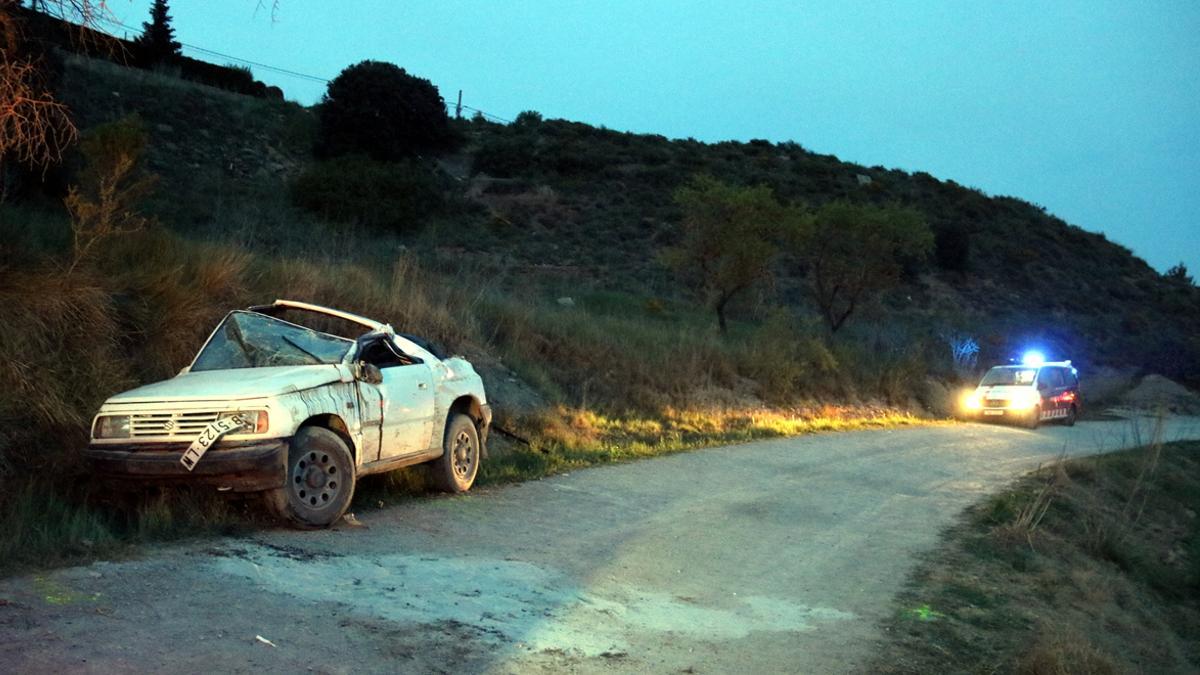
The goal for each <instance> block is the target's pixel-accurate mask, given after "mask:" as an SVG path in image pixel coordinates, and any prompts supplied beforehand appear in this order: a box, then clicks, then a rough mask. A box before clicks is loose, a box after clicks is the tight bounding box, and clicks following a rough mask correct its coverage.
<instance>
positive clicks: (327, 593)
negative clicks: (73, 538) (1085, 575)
mask: <svg viewBox="0 0 1200 675" xmlns="http://www.w3.org/2000/svg"><path fill="white" fill-rule="evenodd" d="M1149 426H1150V425H1149V423H1148V422H1145V421H1143V422H1142V423H1141V424H1140V425H1137V424H1135V423H1133V422H1129V421H1104V422H1099V421H1098V422H1081V423H1080V424H1078V425H1077V426H1075V427H1074V428H1067V427H1060V426H1044V427H1042V428H1040V429H1037V430H1035V431H1029V430H1025V429H1017V428H1011V427H1003V426H987V425H977V424H963V425H947V426H934V427H923V428H909V429H899V430H892V431H866V432H853V433H839V434H821V435H812V436H804V437H799V438H790V439H781V440H774V441H765V442H759V443H752V444H747V445H739V446H730V447H723V448H714V449H710V450H703V451H699V452H693V453H688V454H682V455H675V456H671V457H664V458H659V459H653V460H647V461H641V462H636V463H631V464H623V465H617V466H608V467H602V468H596V469H590V470H586V471H579V472H576V473H572V474H569V475H562V476H557V477H554V478H550V479H546V480H540V481H533V482H529V483H524V484H520V485H512V486H507V487H500V488H493V489H486V490H479V491H476V492H472V493H471V494H468V495H465V496H460V497H430V498H428V499H419V500H413V501H412V502H408V503H406V504H404V505H401V506H397V507H394V508H389V509H383V510H378V511H373V512H371V513H367V514H360V516H359V520H360V521H362V523H363V524H365V525H366V526H367V527H365V528H356V527H348V526H345V525H342V526H339V527H337V528H334V529H332V530H328V531H320V532H295V531H289V530H283V529H278V530H269V531H260V532H256V533H254V534H253V535H251V536H248V537H243V538H226V539H213V540H206V541H200V542H191V543H188V544H184V545H176V546H163V547H154V548H149V549H147V550H146V551H145V554H144V556H143V557H141V558H140V559H136V560H129V561H124V562H114V563H103V562H102V563H95V564H92V565H88V566H83V567H75V568H69V569H60V570H55V571H49V572H44V573H41V574H33V575H28V576H24V577H18V578H11V579H5V580H0V671H2V672H97V673H111V672H134V671H136V672H145V671H154V672H180V673H183V672H187V673H192V672H208V671H230V672H260V671H269V672H276V671H286V672H306V671H314V672H328V673H363V672H439V671H444V672H454V673H462V672H522V673H527V672H542V671H556V672H557V671H563V670H568V671H577V672H647V671H649V672H695V673H712V672H779V671H784V672H818V673H825V672H847V671H854V670H855V668H856V667H857V666H858V664H861V663H863V662H864V660H865V659H866V658H868V657H869V656H870V654H871V651H872V649H873V648H874V645H875V643H876V642H877V641H878V640H879V639H880V638H881V635H880V632H879V628H878V622H879V620H880V619H881V618H882V617H883V616H885V614H886V613H887V612H889V611H891V607H890V602H891V600H892V597H893V596H894V594H895V593H896V592H897V590H899V588H900V586H901V584H903V582H904V579H905V576H906V575H907V574H908V573H909V571H910V570H911V568H912V567H913V565H914V564H915V562H916V556H917V554H919V553H920V552H921V551H925V550H928V549H931V548H933V547H934V546H935V545H936V543H937V536H938V533H939V531H940V530H941V529H943V528H944V527H946V526H947V525H949V524H951V522H952V521H953V519H954V518H955V516H956V515H957V514H958V513H959V512H960V511H961V510H962V509H963V508H964V507H966V506H967V505H968V504H970V503H972V502H973V501H975V500H978V499H980V498H981V497H983V496H984V495H986V494H988V493H990V492H993V491H995V490H997V489H998V488H1000V487H1002V486H1003V485H1004V484H1005V483H1007V482H1008V481H1010V480H1011V479H1013V478H1014V477H1016V476H1018V475H1019V474H1021V473H1023V472H1025V471H1027V470H1029V469H1032V468H1034V467H1036V466H1037V465H1038V464H1039V463H1043V462H1047V461H1051V460H1053V459H1055V458H1056V457H1057V456H1059V455H1061V454H1063V453H1064V452H1065V453H1066V454H1069V455H1080V454H1088V453H1095V452H1098V451H1108V450H1114V449H1117V448H1121V447H1128V446H1132V445H1135V444H1136V443H1137V442H1138V441H1139V440H1147V439H1148V438H1149V435H1150V433H1149ZM1166 434H1167V436H1168V438H1198V437H1200V418H1190V417H1179V418H1173V419H1171V420H1169V422H1168V424H1167V428H1166Z"/></svg>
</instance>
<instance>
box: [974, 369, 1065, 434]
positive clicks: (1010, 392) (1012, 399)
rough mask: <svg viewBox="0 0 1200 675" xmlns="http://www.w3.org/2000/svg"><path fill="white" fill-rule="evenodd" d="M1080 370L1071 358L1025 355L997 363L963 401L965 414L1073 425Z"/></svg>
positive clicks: (1034, 423)
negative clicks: (1011, 361)
mask: <svg viewBox="0 0 1200 675" xmlns="http://www.w3.org/2000/svg"><path fill="white" fill-rule="evenodd" d="M1081 406H1082V401H1080V398H1079V371H1077V370H1076V369H1075V368H1074V367H1073V366H1072V365H1071V362H1070V361H1044V360H1042V359H1041V358H1040V357H1039V356H1038V355H1036V354H1032V355H1026V357H1025V358H1024V359H1023V360H1022V363H1021V364H1020V365H1010V366H996V367H995V368H992V369H991V370H989V371H988V372H987V373H986V374H985V375H984V376H983V379H982V380H980V382H979V386H978V387H977V388H976V389H975V391H973V392H970V393H968V394H967V395H966V396H965V397H964V398H963V402H962V409H963V413H964V415H965V416H966V417H968V418H971V419H977V420H981V421H988V420H997V421H1000V420H1003V421H1015V422H1018V423H1021V424H1024V425H1025V426H1027V427H1029V428H1030V429H1036V428H1037V426H1038V424H1040V423H1042V422H1048V421H1059V422H1062V423H1063V424H1066V425H1067V426H1073V425H1074V424H1075V420H1076V419H1078V418H1079V411H1080V409H1081Z"/></svg>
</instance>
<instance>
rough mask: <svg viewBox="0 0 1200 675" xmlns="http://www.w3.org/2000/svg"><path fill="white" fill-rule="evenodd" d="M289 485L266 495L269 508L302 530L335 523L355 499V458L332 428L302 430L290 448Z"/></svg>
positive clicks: (288, 463) (303, 428)
mask: <svg viewBox="0 0 1200 675" xmlns="http://www.w3.org/2000/svg"><path fill="white" fill-rule="evenodd" d="M286 476H287V478H286V482H285V483H284V485H283V487H281V488H276V489H274V490H269V491H267V493H266V494H265V495H264V496H265V498H266V502H267V508H268V509H270V511H271V512H272V513H273V514H274V515H275V517H277V518H279V519H280V520H283V521H285V522H287V523H288V524H290V525H293V526H295V527H299V528H303V529H316V528H321V527H329V526H330V525H332V524H334V523H336V522H337V521H338V519H339V518H341V517H342V515H343V514H344V513H346V509H348V508H349V507H350V502H351V500H353V499H354V458H353V457H352V456H351V454H350V449H349V448H348V447H347V446H346V442H345V441H343V440H342V439H341V437H339V436H338V435H337V434H335V433H333V432H332V431H330V430H329V429H324V428H321V427H302V428H301V429H300V431H298V432H296V435H295V436H294V437H293V438H292V443H291V445H290V447H289V448H288V461H287V474H286Z"/></svg>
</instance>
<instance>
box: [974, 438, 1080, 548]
mask: <svg viewBox="0 0 1200 675" xmlns="http://www.w3.org/2000/svg"><path fill="white" fill-rule="evenodd" d="M1065 458H1066V454H1065V453H1064V454H1062V455H1060V456H1059V458H1058V461H1056V462H1055V463H1054V465H1053V466H1051V467H1049V469H1043V470H1042V473H1043V474H1044V478H1043V480H1042V481H1041V484H1040V486H1039V487H1038V490H1037V491H1036V492H1034V493H1033V495H1032V497H1030V498H1029V499H1027V500H1026V501H1025V502H1024V503H1023V504H1022V505H1021V506H1020V508H1019V509H1018V510H1017V513H1016V515H1015V517H1014V518H1013V519H1012V520H1011V521H1009V522H1007V523H1003V524H1001V525H999V526H997V527H996V528H995V529H994V530H993V531H992V536H993V537H995V538H996V539H998V540H999V541H1001V542H1005V543H1012V542H1018V541H1020V542H1023V543H1025V544H1027V545H1028V546H1029V548H1030V549H1031V550H1033V549H1035V548H1036V547H1035V546H1034V538H1035V536H1036V535H1037V532H1038V528H1039V527H1041V524H1042V520H1043V519H1044V518H1045V517H1046V512H1047V511H1049V510H1050V506H1051V504H1052V503H1053V502H1054V499H1055V498H1056V497H1057V496H1058V495H1059V494H1060V493H1061V491H1062V489H1063V488H1064V487H1065V486H1066V485H1067V484H1068V483H1070V480H1071V479H1070V477H1069V476H1068V475H1067V472H1066V470H1065V469H1064V468H1063V460H1064V459H1065Z"/></svg>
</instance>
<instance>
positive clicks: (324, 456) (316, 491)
mask: <svg viewBox="0 0 1200 675" xmlns="http://www.w3.org/2000/svg"><path fill="white" fill-rule="evenodd" d="M344 483H345V481H344V480H343V476H342V471H341V470H340V469H339V468H338V466H337V461H336V460H335V458H334V456H333V455H331V454H330V453H328V452H321V451H317V450H309V451H307V452H305V453H304V454H302V455H301V456H300V458H299V459H298V460H297V461H296V463H295V464H293V465H292V471H291V475H290V477H289V479H288V489H289V490H291V496H292V501H293V503H296V504H301V505H303V506H304V508H305V509H308V510H312V511H316V510H320V509H322V508H324V507H326V506H328V505H330V504H335V503H337V500H338V497H339V496H340V495H341V494H342V492H343V491H344V490H345V489H346V488H345V485H344Z"/></svg>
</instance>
